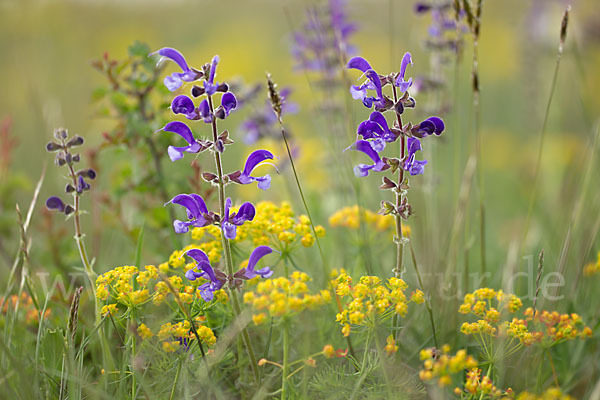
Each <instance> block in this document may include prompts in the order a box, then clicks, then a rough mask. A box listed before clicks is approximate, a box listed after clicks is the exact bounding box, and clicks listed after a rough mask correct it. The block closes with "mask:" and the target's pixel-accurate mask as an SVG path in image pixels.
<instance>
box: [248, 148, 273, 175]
mask: <svg viewBox="0 0 600 400" xmlns="http://www.w3.org/2000/svg"><path fill="white" fill-rule="evenodd" d="M274 158H275V156H274V155H273V153H271V152H270V151H268V150H255V151H253V152H252V153H250V155H249V156H248V158H247V159H246V163H245V164H244V171H243V173H242V175H246V176H250V174H251V173H252V171H253V170H254V168H256V166H257V165H258V164H259V163H261V162H263V161H265V160H272V159H274Z"/></svg>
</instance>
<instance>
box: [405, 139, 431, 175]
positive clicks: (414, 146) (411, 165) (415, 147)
mask: <svg viewBox="0 0 600 400" xmlns="http://www.w3.org/2000/svg"><path fill="white" fill-rule="evenodd" d="M406 147H407V151H408V153H407V155H406V160H405V161H404V166H403V168H404V170H405V171H408V172H409V173H410V174H411V175H413V176H414V175H421V174H422V173H424V172H425V164H427V160H423V161H418V160H416V159H415V154H416V152H417V151H420V150H421V141H420V140H419V139H417V138H415V137H409V138H408V139H407V141H406Z"/></svg>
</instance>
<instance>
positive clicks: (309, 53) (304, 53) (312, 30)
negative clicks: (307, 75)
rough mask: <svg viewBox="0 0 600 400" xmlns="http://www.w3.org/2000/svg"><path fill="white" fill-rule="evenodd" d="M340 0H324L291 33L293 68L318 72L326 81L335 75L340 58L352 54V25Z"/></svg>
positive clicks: (343, 3) (353, 26) (354, 29)
mask: <svg viewBox="0 0 600 400" xmlns="http://www.w3.org/2000/svg"><path fill="white" fill-rule="evenodd" d="M344 7H345V1H344V0H328V1H327V4H326V5H325V6H322V7H313V8H311V9H309V10H308V12H307V22H306V23H305V24H304V26H303V27H302V29H301V30H299V31H298V32H295V33H294V35H293V46H292V55H293V56H294V58H295V60H296V69H300V70H303V71H316V72H321V73H322V74H323V76H324V78H325V79H326V80H328V79H331V78H333V77H335V76H337V75H338V73H339V71H340V60H345V57H346V56H347V55H352V54H355V53H356V50H355V48H354V47H353V46H352V45H350V44H349V43H348V38H349V37H350V35H352V34H353V33H354V32H355V31H356V24H354V23H352V22H349V21H348V20H347V16H346V12H345V10H344Z"/></svg>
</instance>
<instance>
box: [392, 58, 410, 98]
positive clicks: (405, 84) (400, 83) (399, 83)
mask: <svg viewBox="0 0 600 400" xmlns="http://www.w3.org/2000/svg"><path fill="white" fill-rule="evenodd" d="M408 64H410V65H412V56H411V55H410V53H409V52H406V53H404V56H403V57H402V62H401V63H400V73H399V74H398V76H397V77H396V80H395V81H394V86H396V87H397V88H398V89H400V91H401V92H406V91H407V90H408V88H409V87H411V86H412V78H408V81H406V80H404V75H405V74H406V67H408Z"/></svg>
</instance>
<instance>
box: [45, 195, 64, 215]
mask: <svg viewBox="0 0 600 400" xmlns="http://www.w3.org/2000/svg"><path fill="white" fill-rule="evenodd" d="M46 208H48V209H49V210H58V211H60V212H63V211H64V210H65V203H63V201H62V200H61V199H60V198H58V197H56V196H52V197H48V200H46Z"/></svg>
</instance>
